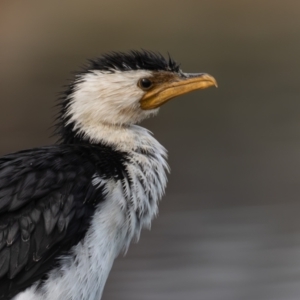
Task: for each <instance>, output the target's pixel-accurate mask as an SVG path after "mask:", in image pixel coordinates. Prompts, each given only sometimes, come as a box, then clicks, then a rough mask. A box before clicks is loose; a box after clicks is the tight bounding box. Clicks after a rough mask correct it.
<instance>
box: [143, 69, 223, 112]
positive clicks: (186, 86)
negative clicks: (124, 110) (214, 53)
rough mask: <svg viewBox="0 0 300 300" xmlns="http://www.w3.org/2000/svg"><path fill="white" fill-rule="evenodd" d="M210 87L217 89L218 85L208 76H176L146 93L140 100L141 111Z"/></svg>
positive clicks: (201, 74)
mask: <svg viewBox="0 0 300 300" xmlns="http://www.w3.org/2000/svg"><path fill="white" fill-rule="evenodd" d="M211 86H215V87H217V86H218V85H217V81H216V80H215V78H214V77H212V76H211V75H209V74H205V73H200V74H183V75H182V76H179V75H178V76H175V77H174V79H173V80H171V81H167V82H162V83H161V84H158V85H155V86H154V87H153V88H152V89H150V90H149V91H147V92H146V94H145V95H144V96H143V98H142V99H141V100H140V104H141V108H142V109H143V110H150V109H155V108H158V107H160V106H161V105H163V104H165V103H166V102H168V101H169V100H171V99H173V98H175V97H177V96H180V95H183V94H187V93H189V92H192V91H195V90H202V89H206V88H208V87H211Z"/></svg>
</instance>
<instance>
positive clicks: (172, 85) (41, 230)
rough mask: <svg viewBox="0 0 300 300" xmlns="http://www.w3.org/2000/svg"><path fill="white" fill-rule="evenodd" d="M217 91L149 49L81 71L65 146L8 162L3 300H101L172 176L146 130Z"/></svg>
mask: <svg viewBox="0 0 300 300" xmlns="http://www.w3.org/2000/svg"><path fill="white" fill-rule="evenodd" d="M211 86H217V82H216V80H215V78H214V77H212V76H211V75H209V74H207V73H184V72H183V71H182V70H181V68H180V65H179V64H178V63H177V62H176V61H175V60H173V59H172V58H171V57H170V55H168V56H167V57H165V56H163V55H162V54H160V53H159V52H153V51H147V50H131V51H128V52H109V53H106V54H103V55H101V56H99V57H97V58H95V59H91V60H89V61H88V62H87V64H86V65H85V67H83V68H82V69H81V70H80V71H79V72H78V73H75V75H74V78H73V80H72V82H71V83H70V84H68V86H67V88H66V89H65V91H64V92H63V93H62V94H61V96H60V97H59V99H58V115H57V118H56V122H55V126H54V128H55V130H54V132H55V135H56V136H57V141H56V143H54V144H53V145H48V146H42V147H37V148H33V149H28V150H21V151H18V152H16V153H11V154H6V155H4V156H2V157H1V158H0V299H14V300H29V299H30V300H42V299H43V300H50V299H51V300H56V299H58V300H61V299H66V300H99V299H101V297H102V293H103V289H104V286H105V283H106V280H107V278H108V275H109V273H110V270H111V268H112V265H113V262H114V260H115V258H116V257H117V256H118V255H119V254H120V253H121V252H123V251H125V252H126V251H127V249H128V247H129V244H130V242H131V241H133V240H138V238H139V236H140V232H141V229H142V228H147V227H148V228H149V227H150V224H151V221H152V219H153V218H154V217H155V216H156V215H157V213H158V204H159V201H160V199H161V198H162V196H163V195H164V193H165V188H166V184H167V174H168V173H169V171H170V169H169V166H168V163H167V150H166V149H165V148H164V147H163V146H162V145H161V144H160V143H159V142H158V141H157V140H156V139H155V138H154V136H153V134H152V133H151V132H150V131H148V130H147V129H145V128H143V127H141V126H140V125H138V123H140V122H141V121H142V120H144V119H146V118H148V117H151V116H155V115H157V113H158V111H159V109H160V107H161V106H162V105H163V104H165V103H167V102H168V101H169V100H171V99H173V98H175V97H177V96H179V95H183V94H186V93H188V92H191V91H195V90H200V89H205V88H208V87H211Z"/></svg>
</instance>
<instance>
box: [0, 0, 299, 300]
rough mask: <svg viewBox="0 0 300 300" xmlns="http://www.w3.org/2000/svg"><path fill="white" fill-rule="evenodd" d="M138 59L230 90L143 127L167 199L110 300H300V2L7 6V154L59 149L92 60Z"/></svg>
mask: <svg viewBox="0 0 300 300" xmlns="http://www.w3.org/2000/svg"><path fill="white" fill-rule="evenodd" d="M140 48H145V49H151V50H158V51H160V52H162V53H164V54H166V53H167V51H169V52H170V53H171V55H172V56H173V57H174V58H175V59H176V60H177V61H179V62H181V66H182V69H183V70H184V71H185V72H203V71H205V72H208V73H210V74H212V75H214V76H215V77H216V78H217V80H218V83H219V88H218V89H209V90H205V91H200V92H195V93H192V94H189V95H186V96H183V97H181V98H178V99H176V100H174V101H171V102H169V103H168V104H167V105H166V106H164V107H163V108H162V109H161V112H160V114H159V116H158V117H156V118H154V119H151V120H147V121H146V122H144V126H146V127H147V128H149V129H150V130H151V131H153V132H154V134H155V136H156V137H157V139H158V140H159V141H160V142H161V143H162V144H163V145H164V146H166V148H167V149H168V150H169V156H170V159H169V162H170V165H171V168H172V173H171V175H170V176H169V185H168V189H167V196H166V197H164V199H163V201H162V203H161V206H160V216H159V218H158V219H157V220H155V221H154V223H153V227H152V230H151V232H148V231H144V232H143V234H142V238H141V240H140V242H139V244H136V245H132V246H131V247H130V249H129V253H128V254H127V255H126V257H125V258H123V257H120V258H119V259H118V260H117V261H116V263H115V265H114V267H113V271H112V273H111V275H110V277H109V280H108V283H107V286H106V289H105V293H104V296H103V299H104V300H108V299H110V300H121V299H125V300H126V299H131V300H144V299H145V300H148V299H149V300H150V299H157V300H158V299H159V300H171V299H172V300H179V299H180V300H182V299H189V300H194V299H195V300H199V299H201V300H202V299H203V300H210V299H211V300H218V299H220V300H221V299H222V300H239V299H241V300H243V299H245V300H248V299H249V300H250V299H251V300H260V299H261V300H268V299H270V300H276V299H280V300H292V299H293V300H294V299H295V300H296V299H300V224H299V223H300V222H299V217H298V211H299V208H300V205H299V192H300V186H299V182H300V168H299V166H300V118H299V115H300V101H299V95H300V86H299V83H298V82H299V78H300V76H299V74H300V59H299V56H300V2H299V1H298V0H295V1H292V0H287V1H279V0H278V1H277V0H272V1H271V0H263V1H257V0H251V1H250V0H249V1H248V0H244V1H240V0H226V1H223V0H209V1H208V0H203V1H192V0H185V1H177V0H173V1H171V0H169V1H162V0H161V1H157V0H151V1H133V0H132V1H121V0H119V1H100V0H98V1H91V0H81V1H76V0H64V1H58V0H51V1H33V0H29V1H21V0H14V1H11V0H7V1H4V0H1V2H0V154H5V153H8V152H11V151H17V150H20V149H24V148H30V147H35V146H41V145H46V144H51V143H53V141H54V139H53V138H49V136H50V135H51V129H49V128H50V126H51V124H52V122H53V116H54V114H55V109H54V108H53V107H54V104H55V100H56V98H57V94H58V92H60V91H61V90H62V88H61V86H63V85H64V84H66V83H67V82H68V81H67V79H68V78H71V77H72V76H71V75H70V72H71V71H74V70H76V69H78V67H79V66H80V65H82V64H84V62H85V59H86V58H90V57H96V56H97V55H100V54H101V53H104V52H106V51H109V50H123V51H126V50H129V49H140Z"/></svg>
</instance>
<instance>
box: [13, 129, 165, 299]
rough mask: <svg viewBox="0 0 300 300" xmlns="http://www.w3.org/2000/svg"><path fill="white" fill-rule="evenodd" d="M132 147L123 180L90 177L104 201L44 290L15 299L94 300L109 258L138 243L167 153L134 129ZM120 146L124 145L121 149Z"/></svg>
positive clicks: (152, 211) (161, 183)
mask: <svg viewBox="0 0 300 300" xmlns="http://www.w3.org/2000/svg"><path fill="white" fill-rule="evenodd" d="M134 131H135V132H136V134H133V135H131V136H132V137H134V138H135V141H133V140H131V141H128V142H129V144H130V145H132V144H134V145H137V147H134V148H130V149H129V148H127V149H126V150H127V151H126V152H127V153H128V159H129V161H128V162H127V163H126V171H127V174H128V177H125V178H124V179H123V180H122V181H115V180H114V179H110V180H104V179H103V178H101V177H99V176H98V175H97V174H95V176H94V179H93V184H94V185H95V186H98V187H104V188H105V189H106V192H107V199H106V200H105V201H104V202H103V203H101V204H100V205H99V207H98V208H97V210H96V212H95V215H94V217H93V220H92V223H91V227H90V228H89V230H88V232H87V234H86V236H85V238H84V240H83V241H82V242H81V243H79V244H78V245H76V246H74V247H73V248H72V251H71V253H72V255H70V256H68V257H63V258H62V259H61V266H62V267H61V268H57V269H54V270H53V271H51V272H50V274H49V279H48V280H47V281H46V282H45V284H44V285H43V287H42V288H41V289H39V290H38V291H37V290H36V288H35V286H33V287H31V288H29V289H27V290H26V291H25V292H23V293H20V294H19V295H17V296H16V297H15V298H14V300H53V299H65V300H99V299H100V298H101V295H102V292H103V289H104V285H105V282H106V280H107V277H108V274H109V272H110V270H111V267H112V265H113V262H114V259H115V258H116V256H117V255H118V254H119V253H120V251H121V250H124V251H126V250H127V249H128V246H129V244H130V242H131V240H132V239H133V238H134V237H135V238H136V239H138V238H139V235H140V231H141V229H142V227H145V226H146V227H147V226H148V227H149V226H150V224H151V220H152V219H153V217H154V216H155V215H156V214H157V212H158V202H159V200H160V198H161V197H162V195H163V193H164V190H165V186H166V182H167V178H166V171H168V165H167V163H166V150H165V149H164V148H163V147H162V146H161V145H160V144H159V143H158V142H157V141H156V140H155V139H154V138H153V137H152V136H151V134H150V133H149V132H148V131H146V130H145V129H143V128H141V127H138V126H135V127H134ZM122 147H124V144H122ZM122 150H124V149H122Z"/></svg>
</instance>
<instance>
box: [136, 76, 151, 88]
mask: <svg viewBox="0 0 300 300" xmlns="http://www.w3.org/2000/svg"><path fill="white" fill-rule="evenodd" d="M138 86H139V87H140V88H141V89H142V90H149V89H150V88H151V86H152V81H151V80H150V79H148V78H142V79H140V80H139V83H138Z"/></svg>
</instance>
